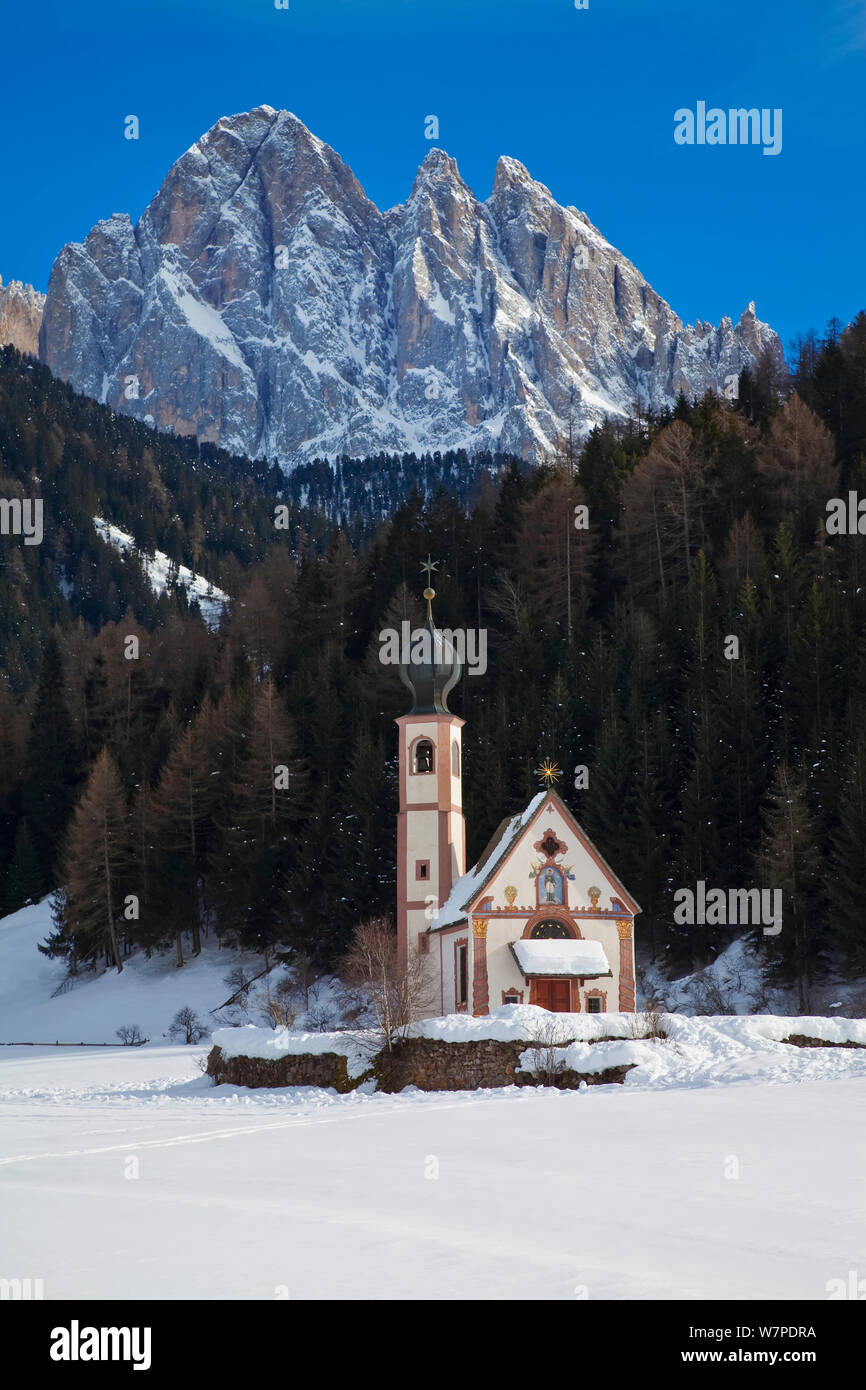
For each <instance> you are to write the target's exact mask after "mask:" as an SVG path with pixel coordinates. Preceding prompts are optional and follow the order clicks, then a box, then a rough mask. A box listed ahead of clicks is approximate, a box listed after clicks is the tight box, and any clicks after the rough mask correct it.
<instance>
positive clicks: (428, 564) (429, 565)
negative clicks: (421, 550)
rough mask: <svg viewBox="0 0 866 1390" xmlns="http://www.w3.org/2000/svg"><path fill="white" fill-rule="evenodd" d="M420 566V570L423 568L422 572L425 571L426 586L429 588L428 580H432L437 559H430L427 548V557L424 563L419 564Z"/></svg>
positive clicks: (437, 565)
mask: <svg viewBox="0 0 866 1390" xmlns="http://www.w3.org/2000/svg"><path fill="white" fill-rule="evenodd" d="M421 568H422V570H424V572H425V573H426V575H427V587H428V588H429V587H430V582H431V580H432V578H433V571H434V570H438V568H439V561H438V560H431V559H430V552H429V550H428V552H427V559H426V560H425V561H424V563H423V565H422V566H421Z"/></svg>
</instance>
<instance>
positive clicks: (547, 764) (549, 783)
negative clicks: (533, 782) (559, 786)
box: [535, 758, 562, 787]
mask: <svg viewBox="0 0 866 1390" xmlns="http://www.w3.org/2000/svg"><path fill="white" fill-rule="evenodd" d="M535 775H536V777H537V778H538V780H539V781H540V782H543V783H544V785H545V786H546V787H554V786H555V785H556V783H557V782H558V781H559V779H560V778H561V777H562V769H561V768H560V766H559V763H555V762H552V761H551V759H550V758H545V759H544V762H543V763H542V764H541V767H537V768H536V769H535Z"/></svg>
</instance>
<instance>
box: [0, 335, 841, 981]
mask: <svg viewBox="0 0 866 1390" xmlns="http://www.w3.org/2000/svg"><path fill="white" fill-rule="evenodd" d="M849 490H853V491H855V492H857V493H858V494H859V495H860V496H861V497H864V498H866V314H860V315H859V316H858V317H857V318H856V319H855V320H854V322H853V323H852V324H850V325H849V326H848V327H847V328H844V329H843V328H842V327H841V325H839V324H836V323H831V325H830V326H829V327H828V329H827V331H826V332H825V334H824V336H823V337H822V338H816V336H815V335H814V334H810V335H808V336H807V337H805V338H803V339H801V340H800V341H799V342H798V344H797V345H796V353H795V360H794V362H793V367H792V372H791V377H790V379H789V380H785V381H782V380H779V379H777V378H776V377H775V376H774V373H773V371H772V370H771V367H770V365H769V364H766V365H764V364H761V365H760V366H759V368H758V369H757V370H756V371H755V372H754V373H753V374H749V373H743V375H742V376H741V379H740V389H739V397H738V399H737V400H736V401H734V402H728V401H725V400H721V399H719V398H718V397H716V396H713V395H708V396H706V397H705V398H704V399H702V400H699V401H694V402H689V401H686V400H685V399H681V400H680V401H679V403H678V404H677V407H676V409H675V410H674V411H673V412H671V413H669V414H666V415H665V416H663V417H653V418H646V417H645V416H643V417H638V416H635V418H633V419H631V420H630V421H628V422H626V423H619V424H617V423H608V424H606V425H605V426H604V427H602V428H599V429H596V430H594V431H593V433H592V434H591V435H590V436H589V438H588V439H587V441H586V442H585V444H584V445H583V446H582V447H581V448H575V447H573V446H571V445H570V444H569V443H568V442H567V441H563V444H562V446H561V448H560V450H559V452H558V454H557V456H556V457H555V458H552V459H551V460H550V462H549V463H547V464H545V465H544V466H541V467H538V468H532V469H529V468H527V467H525V466H523V465H521V464H519V463H518V462H517V461H516V460H513V459H505V458H501V457H496V456H489V457H483V458H480V459H479V458H475V459H469V458H467V457H466V456H465V455H460V454H449V455H444V454H443V455H439V454H433V455H430V456H428V457H425V458H422V459H418V458H415V456H413V455H410V456H404V457H403V458H402V459H391V458H387V457H385V456H382V457H379V458H376V459H366V460H342V461H339V463H338V465H337V466H336V467H334V468H331V467H330V465H327V464H326V463H323V462H316V463H315V464H312V465H309V466H307V467H305V468H304V469H299V470H297V471H296V472H295V473H294V474H292V475H290V476H289V477H288V478H287V477H285V476H284V475H283V473H282V472H281V471H280V470H279V469H278V468H276V466H274V465H266V464H251V463H250V462H248V461H246V460H240V459H235V458H231V457H229V456H228V455H226V454H224V453H222V452H221V451H219V450H217V449H215V448H212V447H210V446H206V445H199V444H197V443H196V442H195V441H192V440H185V439H179V438H176V437H173V436H169V435H159V434H155V433H154V432H152V431H150V430H148V429H146V428H145V427H143V426H141V425H139V424H137V423H136V422H134V421H131V420H128V419H126V418H124V417H123V416H119V415H117V414H115V413H114V412H112V411H111V410H109V409H108V408H106V407H104V406H100V405H98V404H96V403H94V402H92V401H89V400H86V399H85V398H83V397H80V396H77V395H75V393H74V392H72V391H71V390H70V388H68V387H67V386H65V385H64V384H63V383H61V382H58V381H56V380H55V379H54V378H52V377H51V375H50V373H48V371H47V370H46V369H45V368H43V367H40V366H38V364H36V363H34V362H33V361H32V360H31V359H27V358H22V357H21V356H20V355H19V354H18V353H16V352H15V351H14V349H11V348H6V349H3V350H2V352H0V496H2V497H5V498H13V497H40V498H42V499H43V500H44V508H45V519H44V532H45V534H44V540H43V543H42V544H41V545H39V546H32V547H28V546H24V545H23V544H22V543H21V541H20V539H19V538H16V537H10V536H4V537H2V538H0V912H10V911H13V910H14V909H15V908H17V907H19V906H21V905H22V904H24V903H26V902H27V901H31V900H34V899H36V898H38V897H40V896H41V895H43V894H44V893H46V892H48V891H50V890H51V889H54V888H59V889H60V890H61V891H60V892H59V893H58V896H57V899H56V904H57V906H56V914H55V915H56V931H55V933H54V935H53V937H52V939H51V942H50V943H49V947H48V949H49V950H51V951H52V952H54V953H56V954H59V955H61V956H64V957H65V958H67V959H68V960H69V962H70V965H71V966H72V967H73V968H76V969H79V968H83V967H84V966H85V965H86V964H87V963H98V964H102V963H103V962H109V963H113V964H115V965H118V964H122V962H123V959H125V956H126V954H127V953H128V952H129V951H130V950H155V949H167V950H171V951H172V952H174V953H175V956H176V959H177V961H178V963H179V964H180V963H181V962H182V961H183V960H184V959H186V958H187V957H188V955H189V954H190V953H194V952H195V951H197V950H198V949H199V947H200V944H201V940H202V938H203V937H204V935H205V934H211V933H217V934H219V935H220V936H221V937H222V938H223V939H225V940H226V941H227V942H237V943H239V944H241V945H243V946H246V947H250V948H252V949H255V950H258V951H261V952H264V953H266V954H268V953H271V952H273V951H274V950H277V949H281V948H291V949H295V950H302V951H304V952H305V953H306V954H309V955H312V956H313V957H314V958H315V959H316V960H317V961H319V962H320V963H322V964H325V965H332V964H333V963H334V962H335V961H337V960H338V958H339V957H340V955H341V953H342V952H343V951H344V950H345V948H346V945H347V943H348V940H349V937H350V934H351V931H352V929H353V927H354V926H355V925H356V924H357V923H358V922H359V921H360V920H362V919H364V918H369V917H373V916H375V915H377V914H380V913H393V908H394V898H395V888H394V878H395V855H396V834H395V815H396V809H397V789H396V730H395V727H394V724H393V720H394V718H395V717H396V716H398V715H399V714H401V713H403V712H405V709H406V697H407V692H406V690H405V688H404V687H403V686H402V685H401V683H400V681H399V679H398V677H397V673H396V671H395V669H394V668H393V667H389V666H385V665H382V664H381V662H380V661H379V658H378V651H379V633H380V631H381V630H382V629H383V628H386V627H399V624H400V623H401V622H402V621H403V620H405V619H408V620H410V621H412V622H413V623H414V622H417V621H420V620H421V618H422V617H423V604H422V602H421V600H420V594H421V591H422V589H423V586H424V582H425V581H424V577H423V575H422V573H421V563H422V561H423V560H424V559H425V558H426V556H427V554H428V552H429V553H430V554H431V555H432V556H433V558H434V559H437V560H439V562H440V573H439V575H438V576H437V579H436V591H437V598H436V600H435V605H434V611H435V615H436V620H437V623H439V624H440V625H441V626H443V627H450V628H456V627H461V626H463V627H475V628H481V629H484V630H486V632H487V634H488V639H487V640H488V667H487V671H486V674H484V675H483V676H474V675H464V677H463V679H462V681H461V682H460V684H459V686H458V687H457V689H456V690H455V692H454V693H453V695H452V697H451V708H452V709H453V710H454V711H455V712H456V713H459V714H461V715H462V716H463V717H464V718H465V719H466V721H467V723H466V727H465V729H464V750H465V754H464V769H463V770H464V808H465V812H466V817H467V827H468V836H469V843H468V855H469V862H470V863H471V862H473V861H474V860H475V859H476V858H477V857H478V855H479V854H480V853H481V851H482V850H483V848H484V846H485V844H486V843H487V841H488V840H489V838H490V836H491V835H492V834H493V832H494V831H495V829H496V827H497V825H498V824H499V822H500V820H501V819H502V817H503V816H504V815H506V814H511V813H514V812H516V811H520V810H522V809H523V808H524V807H525V805H526V804H527V802H528V801H529V800H530V798H531V797H532V796H533V795H534V793H535V792H536V790H537V788H538V779H537V777H536V775H535V768H536V767H537V766H538V765H539V763H540V761H541V760H542V759H544V758H552V759H554V760H556V761H557V762H558V763H559V765H560V767H562V768H563V769H564V771H565V776H564V780H563V783H562V785H561V787H560V792H561V794H562V796H563V797H564V799H565V801H566V802H567V803H568V804H569V805H570V806H571V807H572V808H573V809H574V811H575V812H576V814H577V816H578V818H579V819H580V821H581V823H582V824H583V825H584V826H585V828H586V830H587V832H588V833H589V834H590V836H591V837H592V838H593V839H594V840H595V842H596V843H597V845H598V847H599V849H600V850H601V852H602V853H603V855H604V856H605V858H606V859H607V860H608V861H609V862H610V863H611V864H612V865H613V866H614V868H615V870H616V872H617V874H618V875H619V876H620V878H621V879H622V880H623V882H624V883H625V884H626V885H627V887H628V888H629V890H630V891H631V892H632V893H633V894H634V896H635V897H636V898H637V900H638V901H639V902H640V903H641V905H642V908H643V913H642V915H641V917H640V918H639V919H638V929H637V933H636V935H637V941H638V948H639V952H640V953H641V954H642V955H643V956H644V958H649V957H652V958H654V959H656V960H658V961H660V962H663V963H664V964H665V966H666V968H667V969H669V970H670V971H674V970H679V971H683V970H686V969H689V968H692V967H693V966H698V965H701V964H704V963H706V962H707V961H709V960H711V959H712V958H713V957H714V956H715V955H716V954H717V953H718V952H719V951H720V950H722V949H723V948H724V946H725V945H726V944H727V943H728V941H730V939H731V937H732V935H734V934H735V932H737V931H738V930H741V929H731V930H726V929H725V928H720V927H714V926H712V927H711V926H704V927H701V926H679V925H677V924H676V923H675V921H674V916H673V893H674V891H675V890H676V889H677V888H679V887H683V886H685V887H694V885H695V883H696V881H697V880H699V879H703V880H705V881H706V882H707V884H708V885H711V886H713V887H722V888H727V887H734V888H739V887H750V886H753V885H755V886H760V885H763V886H767V887H770V888H781V889H782V890H783V892H784V895H785V896H784V914H785V915H784V926H783V930H782V931H781V933H780V934H779V936H778V937H775V938H770V937H767V938H762V937H761V936H760V933H758V940H759V941H760V942H761V945H762V951H763V954H764V959H765V961H766V964H767V975H768V978H769V979H771V980H773V981H776V982H779V983H793V984H796V985H797V987H798V989H799V996H800V1002H801V1006H802V1007H804V1008H806V1007H808V1002H809V990H810V986H811V984H812V982H813V981H815V980H816V979H818V978H819V977H820V976H821V975H822V973H823V972H828V971H831V972H838V973H843V974H846V975H850V976H859V975H863V974H864V973H866V925H864V918H863V912H862V907H861V900H862V886H863V883H864V881H866V718H864V715H866V551H864V545H866V540H864V537H863V536H860V535H831V534H828V532H827V528H826V525H825V521H826V516H827V510H826V509H827V502H828V500H829V499H831V498H834V497H841V498H847V496H848V492H849ZM581 505H585V506H586V507H587V508H588V516H589V526H588V528H587V529H578V528H576V527H575V525H574V521H575V508H576V507H579V506H581ZM279 506H284V507H287V508H288V525H287V526H285V527H283V528H278V527H277V526H275V524H274V517H275V509H276V508H278V507H279ZM94 516H102V517H104V518H106V519H107V520H109V521H113V522H115V523H116V524H117V525H118V526H120V527H122V528H123V529H125V530H127V531H129V532H130V533H132V535H133V536H134V538H135V541H136V544H137V545H138V546H139V547H140V548H141V549H142V550H143V551H145V552H147V553H152V552H153V551H154V550H155V549H160V550H163V551H165V552H166V554H167V555H168V556H169V558H170V560H171V562H172V563H173V565H175V566H178V565H180V564H185V565H188V566H189V567H190V568H191V569H194V570H195V571H197V572H198V573H200V574H202V575H204V576H205V577H206V578H208V579H210V580H212V581H213V583H214V584H217V585H219V586H220V587H222V588H223V589H225V590H226V591H227V592H228V594H229V595H230V597H231V604H230V608H229V610H228V612H227V613H226V615H225V617H224V619H223V621H222V623H221V625H220V626H219V628H218V629H216V630H209V628H208V627H207V625H206V624H205V622H204V621H203V619H202V616H201V613H200V612H199V610H198V608H197V606H196V605H195V604H190V603H189V602H188V601H187V599H186V596H185V594H184V591H183V590H182V589H173V590H172V591H170V592H167V593H164V594H162V595H160V596H158V597H157V596H156V595H154V593H153V592H152V590H151V588H150V585H149V583H148V581H147V579H146V577H145V576H144V574H143V572H142V570H141V567H140V566H139V564H138V562H137V560H136V559H135V557H134V556H131V555H128V556H124V555H122V554H121V553H120V552H119V551H117V550H115V549H114V548H112V547H111V546H109V545H107V544H106V543H105V542H104V541H103V540H102V539H101V538H100V537H99V535H98V533H97V531H96V529H95V527H94V525H93V517H94ZM864 529H866V520H864ZM732 636H734V637H736V638H737V639H738V644H739V655H738V657H736V658H735V659H728V658H727V657H726V655H725V653H726V649H727V650H728V651H729V652H730V650H731V644H730V641H729V639H730V638H731V637H732ZM132 637H134V638H137V647H138V655H137V658H136V659H129V656H128V653H129V651H130V638H132ZM132 645H133V646H134V645H135V644H132ZM581 765H585V766H586V767H587V768H588V770H589V786H588V788H587V789H586V790H576V789H575V788H574V785H573V782H574V770H575V768H577V767H578V766H581ZM275 767H276V768H278V769H279V770H280V771H279V776H278V777H276V778H275V775H274V769H275ZM133 899H134V900H135V903H136V907H135V909H134V911H133V910H132V909H131V908H130V902H131V901H132V900H133ZM107 902H108V903H109V905H110V906H109V907H108V909H107V908H106V903H107Z"/></svg>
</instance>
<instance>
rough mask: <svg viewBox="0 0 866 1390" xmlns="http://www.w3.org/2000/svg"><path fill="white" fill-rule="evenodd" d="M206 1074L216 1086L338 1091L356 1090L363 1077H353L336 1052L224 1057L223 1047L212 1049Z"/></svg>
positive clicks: (343, 1058) (344, 1061)
mask: <svg viewBox="0 0 866 1390" xmlns="http://www.w3.org/2000/svg"><path fill="white" fill-rule="evenodd" d="M207 1074H208V1076H212V1077H213V1080H214V1085H215V1086H221V1085H223V1083H228V1084H229V1085H231V1086H250V1087H253V1088H257V1087H260V1086H324V1087H328V1086H332V1087H333V1088H334V1090H335V1091H353V1090H354V1089H355V1087H356V1086H357V1085H358V1084H359V1082H360V1080H361V1078H360V1077H357V1078H351V1077H350V1076H349V1074H348V1071H347V1067H346V1059H345V1057H342V1056H340V1055H339V1053H336V1052H322V1053H318V1054H316V1055H313V1054H311V1053H302V1054H301V1055H300V1056H291V1055H289V1054H286V1056H284V1057H275V1058H270V1057H225V1056H223V1053H222V1051H221V1049H220V1048H218V1047H214V1048H212V1049H211V1051H210V1054H209V1056H208V1059H207Z"/></svg>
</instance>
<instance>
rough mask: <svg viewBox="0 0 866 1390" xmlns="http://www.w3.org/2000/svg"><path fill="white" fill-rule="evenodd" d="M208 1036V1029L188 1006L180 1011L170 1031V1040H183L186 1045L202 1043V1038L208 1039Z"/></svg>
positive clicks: (172, 1022) (173, 1020)
mask: <svg viewBox="0 0 866 1390" xmlns="http://www.w3.org/2000/svg"><path fill="white" fill-rule="evenodd" d="M207 1034H208V1029H207V1027H206V1026H205V1024H204V1023H202V1021H201V1019H200V1018H199V1016H198V1014H197V1013H196V1012H195V1011H194V1010H193V1009H191V1008H190V1007H189V1005H188V1004H187V1005H185V1007H184V1008H182V1009H178V1011H177V1013H176V1014H175V1016H174V1018H173V1019H172V1021H171V1027H170V1028H169V1030H168V1036H169V1037H170V1038H182V1039H183V1041H184V1042H185V1043H197V1042H201V1040H202V1038H205V1037H207Z"/></svg>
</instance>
